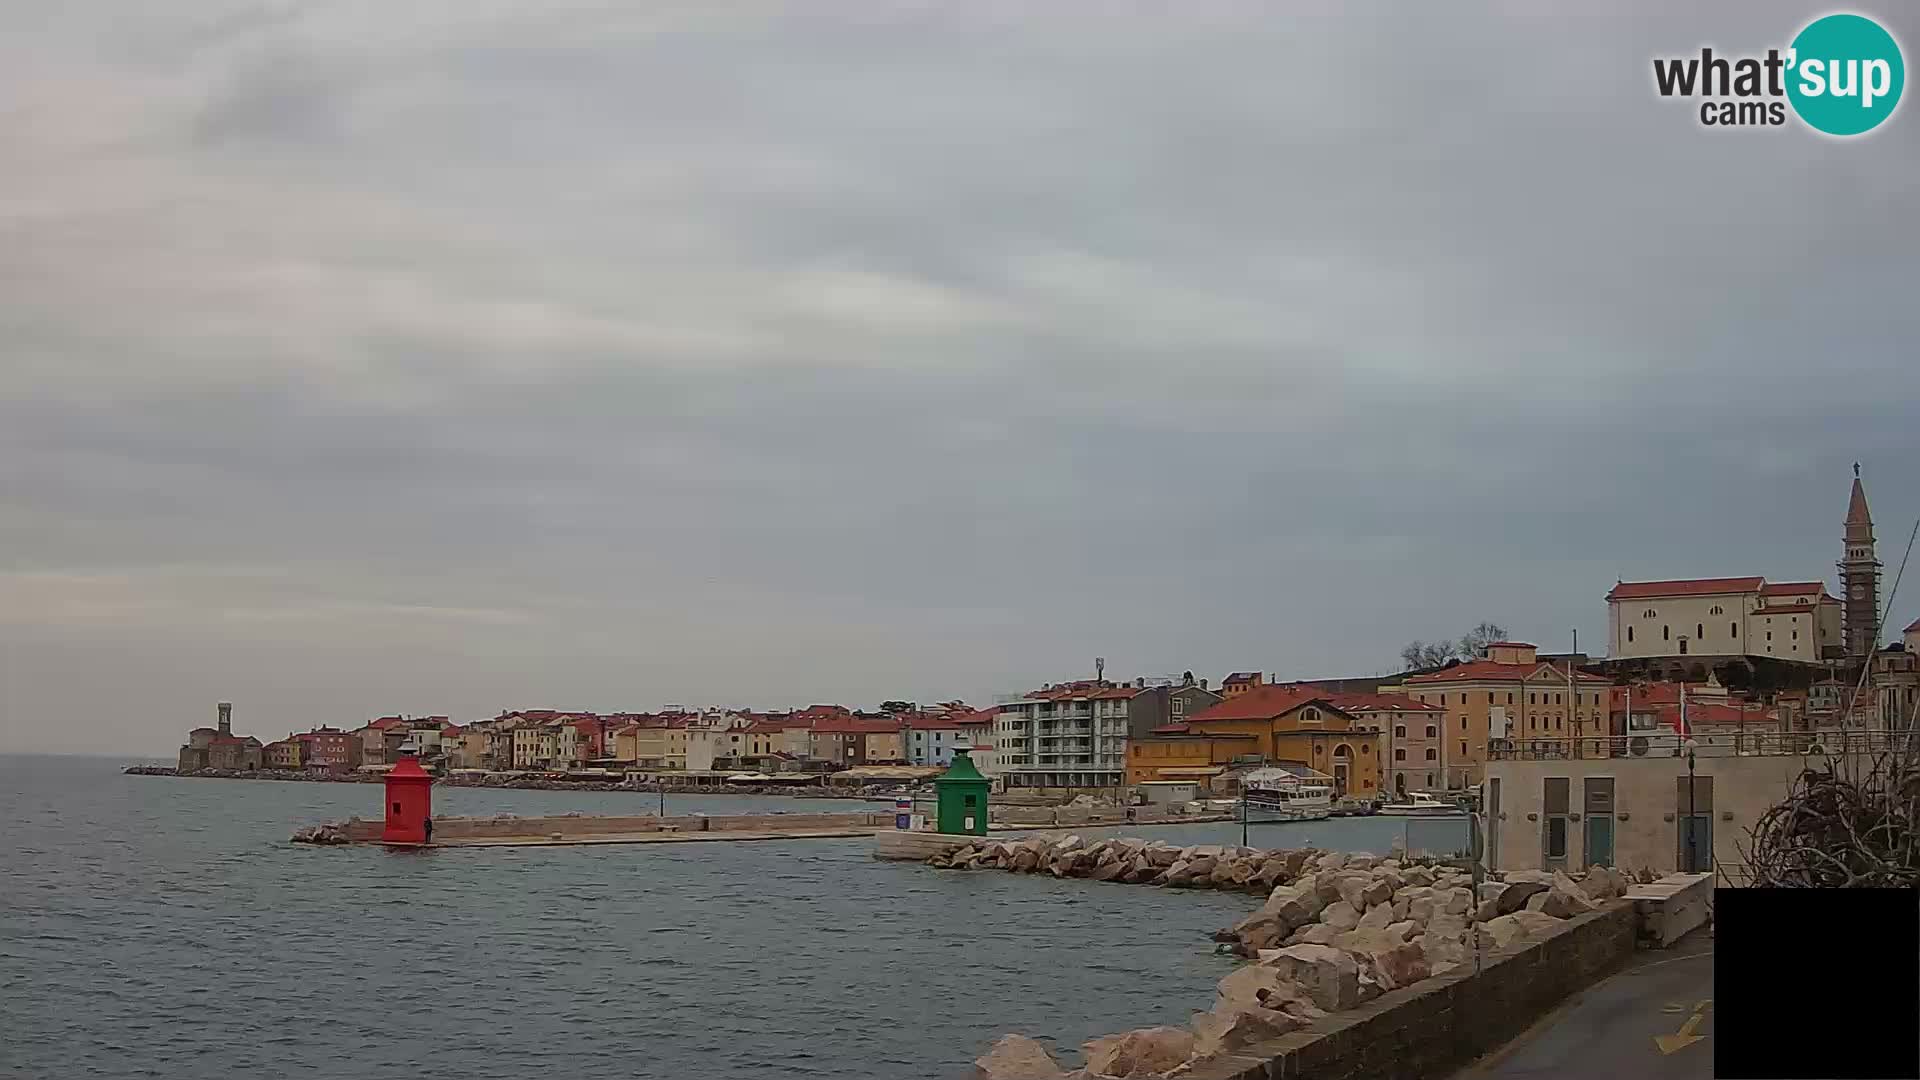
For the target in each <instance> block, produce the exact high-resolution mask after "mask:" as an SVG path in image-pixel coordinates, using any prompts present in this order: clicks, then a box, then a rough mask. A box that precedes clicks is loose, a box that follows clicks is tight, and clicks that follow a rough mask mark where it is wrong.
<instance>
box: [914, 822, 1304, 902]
mask: <svg viewBox="0 0 1920 1080" xmlns="http://www.w3.org/2000/svg"><path fill="white" fill-rule="evenodd" d="M1313 854H1314V852H1312V851H1309V850H1297V851H1261V850H1258V849H1256V848H1244V847H1227V846H1222V845H1217V844H1201V845H1196V846H1191V847H1176V846H1174V845H1171V844H1168V843H1166V842H1164V841H1160V840H1138V839H1112V840H1094V841H1087V840H1083V839H1082V838H1081V837H1079V836H1077V835H1075V836H1067V837H1063V838H1061V839H1058V840H1049V839H1046V838H1045V837H1028V838H1026V839H1024V840H976V841H974V842H972V843H969V844H966V845H964V846H962V847H960V848H958V849H956V850H954V851H953V852H951V853H949V854H945V855H935V856H933V857H932V858H929V859H928V860H927V865H928V866H935V867H940V868H943V869H954V870H1010V871H1013V872H1014V873H1033V874H1052V875H1053V876H1054V877H1077V878H1090V879H1092V880H1094V881H1117V882H1121V883H1124V884H1129V885H1164V886H1166V887H1167V888H1170V889H1227V890H1231V891H1235V892H1248V893H1258V894H1262V895H1264V894H1266V893H1267V892H1269V891H1270V890H1272V888H1273V887H1274V886H1275V885H1278V884H1281V883H1282V882H1288V881H1292V880H1293V879H1294V878H1295V877H1296V876H1298V875H1299V873H1300V872H1301V868H1302V867H1304V866H1305V865H1306V863H1307V860H1308V859H1309V858H1311V857H1312V856H1313Z"/></svg>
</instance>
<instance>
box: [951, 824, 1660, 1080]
mask: <svg viewBox="0 0 1920 1080" xmlns="http://www.w3.org/2000/svg"><path fill="white" fill-rule="evenodd" d="M930 861H931V862H933V863H934V864H935V865H948V866H954V867H958V868H961V869H973V868H988V867H991V868H1001V869H1007V870H1013V871H1017V872H1020V871H1024V872H1030V873H1051V874H1054V875H1055V876H1057V877H1069V876H1071V877H1084V878H1092V879H1094V880H1100V881H1130V882H1135V883H1138V884H1156V885H1161V886H1164V887H1168V888H1225V889H1238V890H1242V891H1258V892H1264V893H1266V896H1267V899H1266V902H1265V903H1263V904H1262V905H1261V907H1260V909H1259V910H1258V911H1255V912H1253V913H1252V914H1250V915H1248V916H1247V917H1246V918H1244V919H1242V920H1240V921H1239V922H1238V923H1236V924H1234V925H1233V926H1231V927H1229V928H1227V929H1224V930H1221V931H1219V932H1218V933H1216V934H1215V935H1214V940H1215V941H1217V942H1220V943H1221V945H1222V946H1223V947H1225V948H1227V949H1229V950H1230V951H1232V952H1235V953H1237V954H1239V955H1241V956H1245V957H1249V958H1251V959H1253V960H1254V962H1253V963H1250V964H1247V965H1245V966H1243V967H1241V968H1240V969H1239V970H1237V971H1234V972H1233V973H1232V974H1230V975H1228V976H1227V977H1226V978H1224V979H1222V980H1220V985H1219V993H1218V995H1217V997H1216V999H1215V1001H1214V1003H1213V1006H1212V1008H1211V1009H1210V1010H1208V1011H1207V1012H1204V1013H1198V1014H1196V1015H1195V1016H1194V1017H1193V1021H1192V1023H1191V1025H1190V1027H1189V1028H1184V1029H1183V1028H1145V1029H1141V1030H1139V1031H1130V1032H1125V1033H1122V1034H1120V1035H1109V1036H1105V1037H1103V1038H1100V1039H1095V1040H1093V1041H1092V1042H1090V1043H1088V1044H1087V1046H1086V1051H1087V1066H1086V1068H1085V1069H1083V1070H1081V1071H1079V1072H1069V1071H1067V1070H1066V1069H1064V1068H1063V1067H1062V1066H1061V1065H1060V1064H1059V1063H1058V1062H1057V1061H1055V1060H1054V1059H1053V1058H1052V1057H1051V1056H1050V1055H1048V1054H1047V1052H1046V1050H1045V1048H1044V1047H1042V1046H1040V1044H1038V1043H1036V1042H1034V1041H1033V1040H1031V1039H1026V1038H1025V1037H1024V1036H1012V1035H1010V1036H1007V1037H1006V1038H1005V1039H1002V1040H1001V1041H1000V1042H999V1043H997V1044H995V1046H994V1048H993V1049H992V1050H991V1051H989V1052H988V1053H987V1054H985V1055H983V1056H982V1057H980V1058H979V1059H978V1060H977V1061H976V1062H975V1065H976V1072H975V1075H976V1076H977V1077H980V1078H982V1080H1079V1078H1085V1080H1094V1078H1108V1077H1164V1076H1168V1075H1170V1074H1172V1073H1175V1072H1176V1071H1178V1070H1182V1069H1184V1068H1186V1067H1187V1066H1189V1065H1191V1064H1192V1063H1193V1062H1195V1061H1199V1060H1203V1059H1206V1058H1209V1057H1213V1056H1215V1055H1218V1054H1223V1053H1229V1052H1232V1051H1234V1050H1237V1049H1239V1048H1241V1047H1244V1046H1246V1045H1248V1044H1250V1043H1255V1042H1259V1041H1262V1040H1266V1039H1272V1038H1277V1037H1278V1036H1280V1035H1284V1034H1286V1033H1287V1032H1289V1031H1292V1030H1294V1029H1295V1028H1299V1027H1301V1026H1304V1025H1306V1024H1309V1023H1312V1022H1313V1021H1314V1020H1316V1019H1318V1018H1320V1017H1323V1016H1325V1015H1327V1014H1328V1013H1334V1012H1340V1011H1342V1010H1346V1009H1351V1008H1354V1007H1356V1006H1358V1005H1361V1004H1363V1003H1365V1002H1367V1001H1370V1000H1372V999H1373V998H1375V997H1378V996H1379V995H1381V994H1383V993H1385V992H1387V991H1389V990H1394V989H1398V988H1400V987H1404V986H1409V985H1412V984H1414V983H1417V982H1419V981H1421V980H1422V979H1426V978H1430V977H1432V976H1435V975H1441V974H1444V973H1446V972H1448V971H1451V970H1453V969H1454V968H1457V967H1459V966H1460V965H1462V964H1467V963H1471V962H1472V960H1473V955H1474V950H1475V949H1476V948H1482V949H1487V950H1491V949H1495V948H1499V947H1501V946H1505V945H1508V944H1510V943H1512V942H1514V941H1516V940H1522V939H1526V938H1530V937H1541V936H1545V935H1546V934H1548V933H1551V932H1552V931H1553V929H1554V928H1556V927H1558V926H1559V925H1560V924H1561V922H1562V920H1565V919H1568V918H1572V917H1573V916H1575V915H1579V914H1582V913H1585V912H1588V911H1593V910H1595V909H1597V908H1598V907H1599V906H1600V904H1601V902H1602V901H1605V900H1610V899H1613V898H1615V897H1618V896H1620V895H1622V894H1623V893H1624V892H1625V891H1626V890H1627V889H1628V888H1629V887H1630V885H1631V883H1632V879H1631V878H1630V877H1629V876H1628V875H1626V874H1624V873H1621V872H1620V871H1617V870H1611V869H1604V868H1595V869H1592V870H1589V871H1587V872H1586V874H1585V875H1584V876H1583V877H1582V878H1580V879H1579V880H1577V881H1576V880H1575V879H1573V878H1570V877H1568V876H1567V875H1566V874H1564V873H1559V872H1554V873H1547V872H1542V871H1512V872H1509V873H1506V874H1494V875H1492V876H1491V878H1490V879H1486V880H1483V881H1482V882H1481V883H1480V885H1479V887H1478V890H1477V891H1476V889H1475V884H1474V879H1473V874H1472V873H1471V872H1470V871H1468V870H1465V869H1462V868H1459V867H1455V866H1451V865H1447V864H1433V863H1425V864H1422V863H1419V862H1415V861H1405V860H1399V859H1391V858H1388V859H1380V858H1376V857H1374V856H1372V855H1367V854H1356V855H1348V854H1345V853H1341V852H1319V851H1252V850H1249V849H1245V848H1231V847H1220V848H1174V847H1170V846H1168V845H1164V844H1159V843H1157V842H1146V841H1139V840H1104V841H1099V842H1096V843H1092V844H1087V843H1084V842H1082V841H1081V840H1080V838H1078V837H1067V838H1065V839H1064V840H1060V841H1057V842H1053V843H1049V842H1047V841H1044V840H1031V839H1029V840H1021V841H1018V842H1007V843H1002V842H993V841H987V842H976V843H973V844H969V845H967V846H966V847H964V848H962V849H960V850H958V851H956V852H954V853H953V854H952V855H949V856H947V857H946V858H945V859H944V861H943V860H940V859H938V858H936V859H934V860H930Z"/></svg>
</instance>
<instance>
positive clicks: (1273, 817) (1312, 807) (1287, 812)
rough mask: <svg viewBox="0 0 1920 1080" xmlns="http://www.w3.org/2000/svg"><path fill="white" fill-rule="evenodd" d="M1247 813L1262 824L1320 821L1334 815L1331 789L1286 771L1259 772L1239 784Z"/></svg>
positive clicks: (1248, 775) (1316, 780)
mask: <svg viewBox="0 0 1920 1080" xmlns="http://www.w3.org/2000/svg"><path fill="white" fill-rule="evenodd" d="M1240 797H1241V798H1242V799H1243V800H1244V801H1245V803H1246V807H1247V811H1248V812H1249V813H1253V812H1258V813H1259V814H1260V817H1261V819H1262V820H1264V821H1319V820H1321V819H1323V818H1328V817H1332V816H1333V786H1332V785H1331V784H1329V783H1325V782H1323V781H1321V780H1319V779H1317V778H1314V777H1303V776H1300V775H1298V774H1296V773H1292V772H1288V771H1287V770H1285V769H1261V770H1259V771H1257V772H1253V773H1249V774H1247V776H1246V777H1244V778H1243V779H1242V780H1241V782H1240Z"/></svg>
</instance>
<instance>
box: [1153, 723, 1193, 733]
mask: <svg viewBox="0 0 1920 1080" xmlns="http://www.w3.org/2000/svg"><path fill="white" fill-rule="evenodd" d="M1187 731H1188V728H1187V723H1186V721H1184V720H1177V721H1175V722H1173V723H1171V724H1161V725H1160V726H1159V727H1157V728H1154V729H1152V730H1151V731H1149V732H1148V734H1150V735H1185V734H1186V733H1187Z"/></svg>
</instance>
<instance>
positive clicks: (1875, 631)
mask: <svg viewBox="0 0 1920 1080" xmlns="http://www.w3.org/2000/svg"><path fill="white" fill-rule="evenodd" d="M1840 590H1841V592H1842V593H1843V594H1844V595H1843V596H1842V597H1841V601H1840V602H1841V604H1842V605H1843V606H1842V612H1843V615H1844V622H1843V624H1842V625H1843V628H1844V634H1843V637H1844V638H1845V639H1846V645H1847V658H1848V659H1849V660H1865V659H1866V658H1868V657H1870V656H1872V655H1873V650H1874V649H1875V648H1877V647H1878V646H1879V643H1880V560H1879V559H1877V558H1875V557H1874V554H1873V515H1872V514H1871V513H1869V512H1868V511H1867V491H1866V489H1865V488H1863V487H1861V486H1860V464H1859V462H1855V463H1854V466H1853V494H1852V496H1851V497H1850V498H1848V500H1847V527H1846V557H1844V558H1842V559H1841V560H1840Z"/></svg>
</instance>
